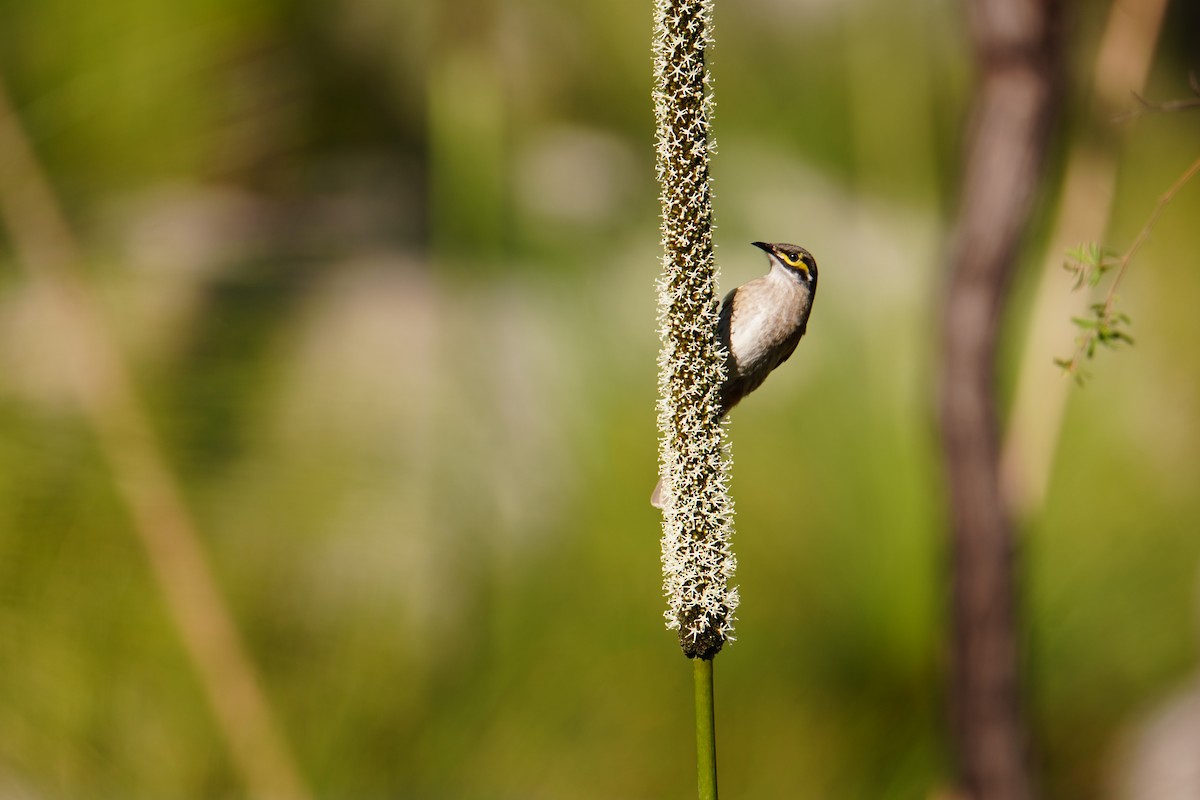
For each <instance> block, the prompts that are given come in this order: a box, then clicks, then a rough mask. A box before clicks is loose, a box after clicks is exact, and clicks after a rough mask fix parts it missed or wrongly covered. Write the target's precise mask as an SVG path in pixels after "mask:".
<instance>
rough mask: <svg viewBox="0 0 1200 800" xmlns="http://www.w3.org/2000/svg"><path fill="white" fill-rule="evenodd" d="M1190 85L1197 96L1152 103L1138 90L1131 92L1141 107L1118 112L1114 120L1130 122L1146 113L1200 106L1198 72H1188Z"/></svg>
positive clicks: (1187, 109) (1161, 112) (1160, 112)
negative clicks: (1121, 112)
mask: <svg viewBox="0 0 1200 800" xmlns="http://www.w3.org/2000/svg"><path fill="white" fill-rule="evenodd" d="M1188 86H1190V87H1191V88H1192V91H1193V92H1195V93H1196V95H1197V97H1194V98H1191V97H1189V98H1186V99H1180V100H1167V101H1164V102H1162V103H1151V102H1150V101H1149V100H1147V99H1146V98H1145V97H1143V96H1142V95H1140V94H1139V93H1137V92H1130V94H1132V95H1133V99H1134V100H1137V101H1138V105H1140V106H1141V108H1134V109H1131V110H1129V111H1126V112H1124V113H1123V114H1117V115H1116V116H1115V117H1113V122H1128V121H1129V120H1131V119H1137V118H1138V117H1141V116H1145V115H1146V114H1170V113H1174V112H1176V111H1189V110H1191V109H1193V108H1200V79H1198V78H1197V77H1196V73H1194V72H1189V73H1188Z"/></svg>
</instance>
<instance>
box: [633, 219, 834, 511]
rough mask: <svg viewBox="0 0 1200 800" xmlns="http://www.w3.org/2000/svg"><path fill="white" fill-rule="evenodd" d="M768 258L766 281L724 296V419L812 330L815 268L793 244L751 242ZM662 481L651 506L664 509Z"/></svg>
mask: <svg viewBox="0 0 1200 800" xmlns="http://www.w3.org/2000/svg"><path fill="white" fill-rule="evenodd" d="M752 244H753V245H754V246H755V247H757V248H759V249H760V250H763V251H764V252H765V253H766V254H767V260H768V261H769V262H770V266H771V268H770V269H769V270H768V271H767V274H766V275H763V276H762V277H760V278H755V279H754V280H752V281H750V282H749V283H746V284H744V285H742V286H739V287H738V288H736V289H734V290H733V291H731V292H730V293H729V294H727V295H725V299H724V300H723V301H722V302H721V314H720V318H719V320H718V322H717V336H718V337H719V338H720V341H721V344H723V345H724V346H725V351H726V352H727V353H728V354H729V355H728V357H727V359H726V362H725V382H724V383H723V384H721V416H722V417H724V416H725V415H726V414H728V413H729V409H731V408H733V407H734V406H736V405H737V404H738V402H739V401H740V400H741V399H742V398H743V397H745V396H746V395H748V394H750V393H751V392H753V391H754V390H755V389H757V388H758V387H759V386H761V385H762V382H763V381H765V380H766V379H767V376H768V375H770V374H771V370H773V369H775V368H776V367H778V366H779V365H780V364H782V363H783V362H785V361H787V360H788V357H789V356H791V354H792V353H793V352H795V350H796V345H797V344H798V343H799V342H800V337H801V336H803V335H804V330H805V328H806V327H807V326H808V315H809V313H810V312H811V311H812V304H813V298H814V297H815V296H816V293H817V262H816V259H814V258H813V257H812V253H810V252H808V251H807V250H805V249H804V248H803V247H799V246H797V245H794V244H783V243H776V244H771V243H768V242H753V243H752ZM662 489H663V485H662V480H659V482H658V485H657V486H655V487H654V494H653V495H652V496H651V497H650V502H651V504H652V505H654V506H655V507H657V508H662V507H663V497H662Z"/></svg>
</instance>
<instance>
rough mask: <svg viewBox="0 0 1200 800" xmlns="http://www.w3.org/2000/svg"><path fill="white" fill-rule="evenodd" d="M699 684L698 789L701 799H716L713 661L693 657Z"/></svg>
mask: <svg viewBox="0 0 1200 800" xmlns="http://www.w3.org/2000/svg"><path fill="white" fill-rule="evenodd" d="M692 675H693V677H694V679H695V684H696V789H697V794H698V796H699V798H700V800H717V726H716V714H715V711H714V709H713V660H712V659H711V658H693V659H692Z"/></svg>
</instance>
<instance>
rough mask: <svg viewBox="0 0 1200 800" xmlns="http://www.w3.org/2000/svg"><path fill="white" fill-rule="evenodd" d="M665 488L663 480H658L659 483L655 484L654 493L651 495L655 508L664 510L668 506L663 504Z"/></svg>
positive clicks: (651, 502)
mask: <svg viewBox="0 0 1200 800" xmlns="http://www.w3.org/2000/svg"><path fill="white" fill-rule="evenodd" d="M662 492H663V486H662V478H659V479H658V483H656V484H654V493H653V494H651V495H650V505H652V506H654V507H655V508H663V507H664V506H665V505H666V504H665V503H664V502H663V496H662Z"/></svg>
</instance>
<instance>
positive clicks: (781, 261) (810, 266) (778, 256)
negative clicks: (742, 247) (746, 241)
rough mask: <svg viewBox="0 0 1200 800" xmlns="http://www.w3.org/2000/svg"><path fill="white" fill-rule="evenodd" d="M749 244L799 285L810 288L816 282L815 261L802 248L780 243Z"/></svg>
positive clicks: (810, 254)
mask: <svg viewBox="0 0 1200 800" xmlns="http://www.w3.org/2000/svg"><path fill="white" fill-rule="evenodd" d="M751 244H753V245H754V246H755V247H757V248H758V249H759V250H762V251H764V252H765V253H766V254H767V257H768V258H770V259H771V263H772V264H778V265H779V266H781V267H783V269H784V271H786V272H787V273H788V274H789V275H792V276H793V277H795V278H796V279H797V280H799V281H800V282H801V283H804V284H807V285H809V286H812V285H813V284H815V283H816V282H817V260H816V259H815V258H813V256H812V253H810V252H808V251H807V250H805V249H804V248H803V247H800V246H799V245H794V244H784V243H782V242H779V243H775V244H772V243H770V242H751Z"/></svg>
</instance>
